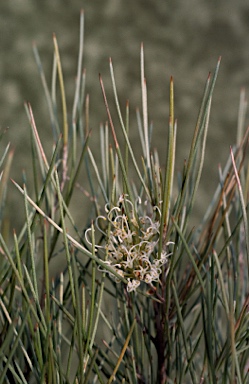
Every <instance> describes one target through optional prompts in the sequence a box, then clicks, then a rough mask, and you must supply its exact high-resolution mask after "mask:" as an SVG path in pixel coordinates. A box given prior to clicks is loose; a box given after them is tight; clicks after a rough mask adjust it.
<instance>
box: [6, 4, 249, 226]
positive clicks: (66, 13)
mask: <svg viewBox="0 0 249 384" xmlns="http://www.w3.org/2000/svg"><path fill="white" fill-rule="evenodd" d="M81 8H84V11H85V46H84V64H83V65H84V67H86V70H87V93H89V94H90V127H91V129H92V130H93V135H92V142H91V147H92V148H93V150H94V153H95V154H96V156H97V158H98V152H99V151H98V129H99V124H100V122H105V120H106V118H107V117H106V111H105V108H104V105H103V99H102V95H101V91H100V86H99V73H101V74H102V76H103V79H104V82H105V86H106V88H107V93H108V95H109V97H110V99H112V93H111V81H110V76H109V62H108V58H109V56H111V57H112V59H113V62H114V68H115V73H116V80H117V86H118V89H119V96H120V102H121V104H122V105H123V106H125V102H126V99H129V100H130V110H131V136H132V139H133V140H134V143H135V145H136V147H138V145H137V140H138V132H137V129H136V120H135V108H136V107H137V106H139V107H140V106H141V93H140V68H139V65H140V63H139V60H140V58H139V55H140V43H141V42H142V41H143V43H144V47H145V71H146V78H147V85H148V103H149V119H150V120H152V121H153V124H154V137H153V146H155V147H157V149H158V151H159V153H160V157H161V160H162V162H164V158H165V148H166V137H167V124H168V85H169V78H170V76H171V75H173V77H174V80H175V99H176V104H175V114H176V117H177V120H178V138H177V154H176V166H177V170H181V168H182V166H183V161H184V159H185V158H186V157H187V155H188V148H189V145H190V142H191V137H192V133H193V130H194V126H195V122H196V118H197V113H198V109H199V105H200V100H201V96H202V91H203V88H204V84H205V81H206V78H207V75H208V72H209V71H213V70H214V68H215V66H216V63H217V60H218V57H219V56H220V55H221V56H222V64H221V69H220V73H219V77H218V81H217V84H216V88H215V93H214V98H213V105H212V113H211V121H210V129H209V135H208V140H207V151H206V162H205V167H204V174H203V177H202V180H201V187H200V193H199V196H198V201H197V204H196V211H195V213H196V217H197V218H198V217H200V216H201V214H202V213H203V212H204V210H205V207H206V204H207V202H208V201H209V200H210V197H211V194H212V192H213V190H214V187H215V185H216V184H217V181H218V163H221V164H222V165H224V164H225V161H226V158H227V157H228V155H229V146H230V145H231V144H233V143H234V142H235V140H236V127H237V113H238V103H239V94H240V89H241V87H245V88H246V90H247V89H248V84H249V3H248V2H246V1H244V0H236V1H235V0H234V1H228V0H226V1H225V0H224V1H218V0H217V1H204V0H188V1H186V0H174V1H173V0H172V1H156V0H143V1H142V0H138V1H136V0H92V1H90V0H88V1H87V0H85V1H79V0H71V1H66V0H64V1H63V0H61V1H59V0H8V1H3V0H2V1H1V3H0V127H1V129H2V130H5V129H6V128H8V130H7V132H6V134H5V137H4V141H3V143H1V144H0V146H1V148H2V149H1V151H2V150H3V148H4V145H5V144H6V143H7V142H8V141H11V145H12V147H14V148H15V159H14V165H13V168H12V174H11V176H12V177H14V178H15V179H16V180H17V181H18V182H22V170H23V169H25V170H26V171H27V174H28V175H29V168H30V148H29V123H28V119H27V117H26V114H25V110H24V107H23V103H24V101H30V103H31V105H32V108H33V112H34V115H35V119H36V123H37V126H38V130H39V132H40V133H41V137H42V139H43V143H44V145H45V147H46V149H47V151H48V152H47V153H48V154H49V153H50V152H51V146H52V142H51V130H50V122H49V116H48V112H47V109H46V100H45V97H44V93H43V89H42V86H41V82H40V78H39V73H38V70H37V67H36V64H35V60H34V57H33V53H32V43H33V41H35V42H36V44H37V46H38V49H39V52H40V55H41V58H42V63H43V66H44V69H45V73H46V76H47V79H48V82H50V80H51V69H52V57H53V43H52V34H53V32H55V33H56V36H57V38H58V43H59V47H60V52H61V57H62V65H63V70H64V79H65V83H66V89H67V101H68V106H69V111H70V110H71V107H72V102H73V92H74V82H75V75H76V68H77V52H78V31H79V12H80V9H81ZM69 118H70V113H69ZM247 120H248V119H247ZM138 154H139V150H138ZM82 184H84V181H82ZM28 185H29V186H31V185H32V180H31V179H29V176H28ZM87 188H88V185H86V189H87ZM10 190H11V194H10V196H9V202H10V204H11V212H10V213H11V217H12V222H11V225H12V226H15V225H17V224H16V221H17V218H18V216H19V212H20V211H21V210H22V208H21V207H20V206H21V205H22V204H23V203H22V199H21V197H20V195H19V193H18V192H17V191H16V190H15V188H14V187H13V186H10ZM79 205H81V202H80V200H79V201H78V206H79ZM77 212H79V209H78V208H77ZM78 214H80V213H78Z"/></svg>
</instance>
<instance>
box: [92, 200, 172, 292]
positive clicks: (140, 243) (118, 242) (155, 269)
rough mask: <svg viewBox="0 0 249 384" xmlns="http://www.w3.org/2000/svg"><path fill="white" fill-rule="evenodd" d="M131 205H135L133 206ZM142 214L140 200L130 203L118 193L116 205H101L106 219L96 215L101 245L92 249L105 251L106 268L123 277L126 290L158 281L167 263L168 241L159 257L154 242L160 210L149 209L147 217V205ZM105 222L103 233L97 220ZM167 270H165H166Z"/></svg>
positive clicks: (155, 242) (156, 208)
mask: <svg viewBox="0 0 249 384" xmlns="http://www.w3.org/2000/svg"><path fill="white" fill-rule="evenodd" d="M134 205H135V206H134ZM145 205H146V207H147V209H146V211H147V212H146V214H145V212H144V211H143V212H142V215H141V216H139V215H138V213H139V211H141V200H140V199H139V200H138V202H137V203H136V204H133V203H132V202H131V201H130V200H129V199H128V197H127V195H125V194H122V195H121V196H120V197H119V199H118V202H117V206H114V207H112V208H110V209H109V208H108V205H106V206H105V211H106V216H98V218H97V220H96V227H97V228H98V229H99V231H100V232H101V233H102V234H103V235H104V242H105V244H104V245H103V246H102V245H98V246H96V251H97V249H103V250H104V252H105V261H104V263H105V264H106V265H109V266H111V267H112V268H113V269H114V270H115V272H116V273H117V274H118V275H120V276H121V277H124V278H125V279H126V280H127V281H128V284H127V291H128V292H131V291H135V290H136V289H137V287H138V286H139V285H140V283H141V282H145V283H147V284H149V285H152V283H153V282H158V281H159V277H160V275H161V273H162V268H163V266H165V265H166V264H167V262H168V256H169V255H170V253H168V252H167V248H168V246H169V245H170V244H173V243H172V242H167V243H166V244H165V246H164V247H163V249H162V251H161V254H160V255H159V254H158V243H159V235H160V218H161V211H160V209H159V207H157V206H154V207H151V209H150V211H151V213H150V214H148V210H149V206H148V204H145ZM101 219H102V220H104V221H105V222H106V221H107V223H108V225H107V227H106V232H104V231H103V230H102V229H101V228H100V225H99V221H100V220H101ZM88 231H91V229H90V228H89V229H88V230H87V231H86V240H87V241H88V243H89V244H91V242H90V241H89V239H88V235H87V233H88ZM99 269H100V270H102V271H104V272H107V273H108V274H109V275H110V276H111V277H112V278H114V279H115V280H116V281H117V282H119V281H120V280H119V279H118V278H117V276H116V275H114V274H113V273H111V272H110V271H109V270H106V269H104V268H103V266H102V267H100V268H99ZM166 271H167V270H166Z"/></svg>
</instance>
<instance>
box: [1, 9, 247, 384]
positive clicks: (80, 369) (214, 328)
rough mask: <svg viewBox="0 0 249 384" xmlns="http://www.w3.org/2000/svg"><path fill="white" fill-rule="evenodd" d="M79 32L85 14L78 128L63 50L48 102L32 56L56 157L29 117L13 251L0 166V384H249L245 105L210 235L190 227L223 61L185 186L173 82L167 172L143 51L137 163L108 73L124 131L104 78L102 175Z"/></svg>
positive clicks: (7, 159)
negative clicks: (20, 217) (77, 212)
mask: <svg viewBox="0 0 249 384" xmlns="http://www.w3.org/2000/svg"><path fill="white" fill-rule="evenodd" d="M83 27H84V15H83V12H82V13H81V18H80V44H79V60H78V72H77V80H76V88H75V98H74V103H73V108H72V114H71V115H72V119H71V121H70V120H69V118H68V113H67V100H66V93H65V89H64V83H63V72H62V66H61V60H60V53H59V49H58V45H57V40H56V37H55V36H54V52H55V54H54V69H53V76H52V90H51V92H50V91H49V87H48V85H47V82H46V79H45V75H44V72H43V69H42V64H41V61H40V58H39V54H38V51H37V49H36V48H35V47H34V52H35V57H36V61H37V63H38V68H39V71H40V75H41V79H42V84H43V88H44V91H45V94H46V98H47V102H48V111H49V114H50V119H51V127H52V135H53V142H54V143H55V144H52V156H51V158H50V159H48V158H47V156H46V154H45V151H44V149H43V146H42V143H41V141H40V138H39V133H38V131H37V128H36V124H35V120H34V117H33V113H32V109H31V106H30V105H27V106H26V109H27V113H28V117H29V120H30V127H31V133H32V134H31V141H32V156H31V162H32V167H33V175H34V196H33V197H32V191H31V192H29V191H28V190H27V187H26V186H25V185H24V186H23V187H21V186H19V185H18V184H17V183H16V182H15V181H13V183H14V184H15V186H16V188H17V189H18V190H19V191H20V192H21V194H22V196H23V202H24V209H25V223H24V224H23V228H22V229H21V230H20V233H18V234H17V233H15V232H14V235H13V246H12V245H10V244H8V240H7V238H6V235H5V231H4V223H5V219H4V210H5V208H6V206H5V197H6V190H7V180H8V173H9V168H10V164H11V160H12V157H13V152H12V151H9V150H8V149H9V148H6V150H5V152H4V154H3V156H2V159H1V167H2V169H3V172H2V174H1V176H2V177H1V184H0V198H1V234H0V243H1V270H0V341H1V342H0V372H1V376H0V383H22V384H23V383H97V382H98V383H111V382H115V383H186V382H192V383H204V382H205V383H217V382H218V383H227V382H231V383H235V382H236V383H246V382H247V381H248V366H249V365H248V364H249V353H248V337H249V333H248V329H249V327H248V325H249V324H248V305H249V296H248V288H249V277H248V273H249V260H248V256H249V239H248V220H247V216H248V212H247V211H248V196H249V194H248V192H249V171H248V159H247V154H246V151H247V144H248V133H249V131H248V130H247V131H246V132H245V133H244V134H243V126H244V116H245V110H246V101H245V96H244V93H242V96H241V102H240V113H239V123H238V143H237V144H236V145H235V146H234V147H233V148H231V152H230V155H229V158H228V161H227V164H226V166H225V168H224V170H222V169H220V170H219V185H218V186H217V190H216V192H215V194H214V196H213V197H212V198H211V199H210V205H209V207H208V209H207V212H206V213H205V215H204V217H203V220H202V222H201V223H200V225H199V226H198V227H197V228H192V227H191V225H190V218H191V215H192V211H193V206H194V203H195V200H196V198H198V186H199V182H200V178H201V173H202V167H203V162H204V154H205V144H206V137H207V131H208V123H209V116H210V109H211V101H212V95H213V91H214V85H215V81H216V77H217V74H218V69H219V65H220V60H219V61H218V64H217V67H216V69H215V72H214V75H213V76H211V75H209V76H208V79H207V82H206V85H205V89H204V94H203V98H202V102H201V106H200V111H199V115H198V118H197V123H196V127H195V131H194V135H193V139H192V143H191V147H190V150H189V155H188V159H187V161H186V162H185V163H184V165H183V169H182V172H181V174H179V175H178V179H177V181H176V180H175V179H176V177H175V168H174V164H175V153H176V149H175V147H176V134H177V121H176V119H175V116H174V81H173V78H171V79H170V85H169V100H170V110H169V125H168V139H167V151H165V152H166V153H167V155H166V158H165V164H166V166H165V167H164V164H163V165H161V164H160V163H159V155H158V153H157V151H156V150H153V149H152V148H151V136H152V126H150V125H149V122H148V106H147V89H146V80H145V75H144V51H143V46H141V90H142V114H141V115H140V112H139V111H138V112H137V121H138V131H139V136H140V141H141V150H140V151H141V152H140V154H141V157H142V161H141V162H140V161H137V160H136V155H135V153H134V148H135V145H134V143H131V142H130V139H129V131H130V126H129V104H128V102H127V104H126V110H125V117H123V115H122V112H121V108H120V105H119V100H118V95H117V90H116V83H115V77H114V69H113V65H112V61H111V60H110V74H111V81H112V86H113V92H114V100H115V104H116V110H117V112H118V116H119V125H118V124H115V125H114V123H113V119H112V111H111V110H110V108H109V104H108V100H107V97H106V93H105V87H104V84H103V80H102V78H101V77H100V85H101V89H102V92H103V97H104V103H105V106H106V110H107V115H108V120H109V124H108V125H107V124H106V126H101V128H100V142H101V147H100V153H101V166H98V165H97V162H96V160H95V158H94V155H93V152H92V151H91V149H90V145H91V139H90V132H89V126H88V121H89V98H88V96H87V95H85V79H86V72H85V70H83V71H82V56H83V29H84V28H83ZM57 81H58V86H57ZM58 89H59V92H58ZM109 128H110V130H109ZM119 132H122V134H123V140H124V144H123V145H120V139H118V137H119V136H120V134H119ZM110 133H111V136H112V139H111V138H110V137H109V136H110ZM136 149H137V148H136ZM81 168H85V170H86V174H87V175H88V182H87V180H84V184H83V186H82V190H84V191H86V190H88V195H89V203H90V204H91V206H92V211H91V213H90V217H87V218H86V219H85V223H84V225H82V228H77V226H76V223H75V222H74V219H73V217H72V215H71V214H70V209H69V204H70V202H71V199H72V196H73V194H74V192H75V191H76V189H77V188H78V185H79V175H80V171H81ZM164 168H165V169H164ZM132 172H133V174H135V175H136V176H135V177H134V179H135V180H136V181H135V182H133V181H132V178H131V176H130V175H131V173H132ZM20 204H21V203H20ZM78 205H81V202H80V201H78ZM82 216H83V217H85V216H86V215H82ZM55 261H57V269H56V272H54V270H53V265H54V262H55Z"/></svg>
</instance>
